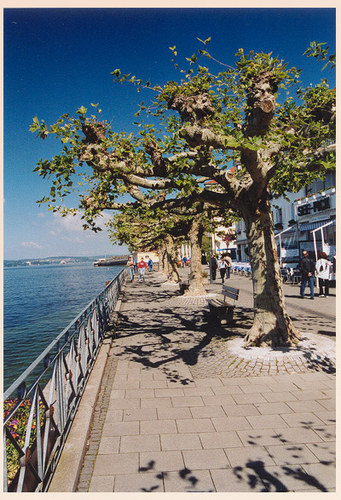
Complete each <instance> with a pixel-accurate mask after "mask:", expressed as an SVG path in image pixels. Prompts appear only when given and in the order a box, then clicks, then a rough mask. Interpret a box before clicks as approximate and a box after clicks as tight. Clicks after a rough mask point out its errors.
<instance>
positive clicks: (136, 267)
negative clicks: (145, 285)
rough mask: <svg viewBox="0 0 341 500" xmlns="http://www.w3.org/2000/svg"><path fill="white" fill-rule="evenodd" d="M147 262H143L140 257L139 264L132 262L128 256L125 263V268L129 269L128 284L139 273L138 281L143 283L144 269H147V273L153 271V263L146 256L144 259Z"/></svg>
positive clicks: (131, 258) (131, 257)
mask: <svg viewBox="0 0 341 500" xmlns="http://www.w3.org/2000/svg"><path fill="white" fill-rule="evenodd" d="M146 258H147V259H148V261H147V262H146V261H145V260H144V257H141V259H140V261H139V262H136V261H134V259H133V256H132V255H129V257H128V261H127V267H128V269H129V277H130V282H131V283H132V282H133V281H134V279H135V274H136V273H137V272H138V273H139V280H140V281H145V272H146V269H147V268H148V270H149V272H152V270H153V264H154V263H153V261H152V259H151V258H149V257H148V256H147V257H146Z"/></svg>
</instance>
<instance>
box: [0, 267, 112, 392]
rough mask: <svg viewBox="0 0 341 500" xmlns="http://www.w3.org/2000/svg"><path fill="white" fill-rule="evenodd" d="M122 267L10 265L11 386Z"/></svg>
mask: <svg viewBox="0 0 341 500" xmlns="http://www.w3.org/2000/svg"><path fill="white" fill-rule="evenodd" d="M121 270H122V267H121V266H117V267H116V266H114V267H94V266H93V264H92V263H91V262H89V263H81V264H67V265H65V266H63V265H43V266H32V267H14V268H5V269H4V388H5V389H6V388H7V387H8V386H9V385H10V384H12V383H13V382H14V381H15V379H16V378H17V377H18V376H19V375H20V374H21V373H22V372H23V371H24V370H25V369H26V368H27V367H28V366H29V365H30V363H32V361H33V360H34V359H35V358H36V357H37V356H38V355H39V354H40V353H41V352H42V351H43V350H44V349H45V347H46V346H47V345H48V344H49V343H50V342H51V341H52V340H53V339H54V338H55V337H56V336H57V335H58V334H59V333H60V332H61V331H62V330H64V328H65V327H66V326H68V324H69V323H70V321H72V320H73V319H74V318H75V317H76V316H77V315H78V314H79V313H80V312H81V311H82V309H84V307H86V306H87V305H88V304H89V302H91V301H92V300H93V299H94V298H95V297H96V296H97V295H98V294H99V293H100V292H101V291H102V290H103V289H104V288H105V284H106V282H107V281H109V280H111V279H113V278H114V277H115V276H116V275H117V274H118V273H119V272H120V271H121Z"/></svg>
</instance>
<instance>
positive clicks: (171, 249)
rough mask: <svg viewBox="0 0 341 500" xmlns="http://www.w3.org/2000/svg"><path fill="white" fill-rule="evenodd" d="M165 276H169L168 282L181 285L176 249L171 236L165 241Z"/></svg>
mask: <svg viewBox="0 0 341 500" xmlns="http://www.w3.org/2000/svg"><path fill="white" fill-rule="evenodd" d="M164 274H166V276H167V281H169V282H171V283H179V281H180V277H179V273H178V266H177V258H176V247H175V244H174V240H173V238H172V237H171V236H168V237H167V238H166V240H165V253H164Z"/></svg>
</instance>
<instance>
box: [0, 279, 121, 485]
mask: <svg viewBox="0 0 341 500" xmlns="http://www.w3.org/2000/svg"><path fill="white" fill-rule="evenodd" d="M126 277H127V269H123V270H122V271H121V272H120V274H118V276H116V277H115V278H114V279H113V280H112V281H110V283H108V284H107V286H106V287H105V289H104V290H103V291H102V292H101V293H100V294H99V295H98V296H97V297H96V298H95V299H94V300H93V301H92V302H90V304H88V306H87V307H85V309H83V311H82V312H81V313H80V314H79V315H78V316H77V317H76V318H75V319H74V320H73V321H72V322H71V323H70V324H69V325H68V326H67V327H66V328H65V329H64V330H63V331H62V332H61V333H60V334H59V335H58V336H57V337H56V338H55V339H54V340H53V341H52V342H51V343H50V344H49V346H48V347H47V348H46V349H45V350H44V351H43V352H42V353H41V354H40V356H38V357H37V358H36V360H35V361H34V362H33V363H31V365H30V366H29V367H28V368H27V369H26V370H25V371H24V373H22V375H21V376H20V377H19V378H17V380H16V381H15V382H14V383H13V384H12V385H11V386H10V387H9V388H8V389H7V390H6V391H5V393H4V422H3V443H4V446H3V449H4V467H3V471H4V478H3V490H4V491H5V492H7V491H8V492H26V491H30V492H33V491H35V492H41V491H46V490H47V488H48V486H49V484H50V482H51V479H52V476H53V472H54V470H55V468H56V465H57V463H58V460H59V457H60V454H61V452H62V449H63V446H64V443H65V441H66V438H67V435H68V433H69V430H70V428H71V425H72V422H73V419H74V417H75V413H76V411H77V408H78V406H79V403H80V400H81V397H82V394H83V392H84V390H85V387H86V383H87V380H88V378H89V376H90V373H91V370H92V368H93V365H94V363H95V360H96V357H97V354H98V351H99V349H100V347H101V344H102V341H103V339H104V337H105V332H106V331H107V328H108V322H109V319H110V317H111V315H112V313H113V311H114V308H115V305H116V303H117V300H118V297H119V293H120V290H121V288H122V285H123V283H124V281H125V280H126Z"/></svg>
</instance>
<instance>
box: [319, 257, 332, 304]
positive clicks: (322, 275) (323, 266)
mask: <svg viewBox="0 0 341 500" xmlns="http://www.w3.org/2000/svg"><path fill="white" fill-rule="evenodd" d="M331 268H332V264H331V262H330V261H329V260H328V259H327V255H326V253H325V252H320V253H319V260H318V261H317V262H316V264H315V269H316V275H317V277H318V285H319V288H320V293H319V296H320V297H328V295H329V280H330V275H331ZM323 287H324V293H323Z"/></svg>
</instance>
